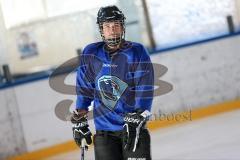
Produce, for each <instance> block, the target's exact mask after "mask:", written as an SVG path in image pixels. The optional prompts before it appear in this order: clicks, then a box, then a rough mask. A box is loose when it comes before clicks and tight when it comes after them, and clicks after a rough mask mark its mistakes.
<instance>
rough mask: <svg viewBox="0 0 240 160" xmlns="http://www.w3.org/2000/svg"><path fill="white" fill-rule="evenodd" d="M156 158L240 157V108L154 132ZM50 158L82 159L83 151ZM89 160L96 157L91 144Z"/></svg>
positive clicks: (204, 159) (231, 159)
mask: <svg viewBox="0 0 240 160" xmlns="http://www.w3.org/2000/svg"><path fill="white" fill-rule="evenodd" d="M151 139H152V142H151V144H152V158H153V160H240V110H235V111H231V112H226V113H223V114H218V115H215V116H212V117H207V118H203V119H199V120H196V121H191V122H187V123H182V124H178V125H174V126H170V127H167V128H163V129H159V130H156V131H153V132H151ZM46 160H80V150H76V151H72V152H69V153H65V154H61V155H57V156H54V157H51V158H48V159H46ZM85 160H94V152H93V148H92V147H91V148H90V149H89V151H88V152H86V155H85Z"/></svg>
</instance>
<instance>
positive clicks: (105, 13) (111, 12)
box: [97, 5, 125, 24]
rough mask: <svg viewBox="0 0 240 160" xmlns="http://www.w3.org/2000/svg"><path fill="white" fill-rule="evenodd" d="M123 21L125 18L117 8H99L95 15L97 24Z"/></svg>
mask: <svg viewBox="0 0 240 160" xmlns="http://www.w3.org/2000/svg"><path fill="white" fill-rule="evenodd" d="M117 20H119V21H123V22H124V20H125V16H124V14H123V13H122V11H121V10H119V9H118V7H117V6H114V5H113V6H106V7H101V8H100V9H99V11H98V14H97V23H98V24H99V23H101V22H106V21H117Z"/></svg>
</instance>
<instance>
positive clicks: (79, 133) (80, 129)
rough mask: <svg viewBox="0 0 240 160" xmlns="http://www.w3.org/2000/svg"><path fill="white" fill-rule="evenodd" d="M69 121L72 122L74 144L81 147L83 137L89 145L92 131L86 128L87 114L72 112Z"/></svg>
mask: <svg viewBox="0 0 240 160" xmlns="http://www.w3.org/2000/svg"><path fill="white" fill-rule="evenodd" d="M71 122H72V123H73V126H72V130H73V138H74V140H75V142H76V144H77V145H78V146H79V147H81V142H82V140H83V139H85V140H86V142H87V144H88V145H90V144H91V143H92V139H91V136H92V133H91V131H90V130H89V128H88V127H89V125H88V120H87V115H86V114H85V115H81V114H79V113H76V112H73V115H72V117H71Z"/></svg>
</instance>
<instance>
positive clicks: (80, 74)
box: [76, 41, 154, 131]
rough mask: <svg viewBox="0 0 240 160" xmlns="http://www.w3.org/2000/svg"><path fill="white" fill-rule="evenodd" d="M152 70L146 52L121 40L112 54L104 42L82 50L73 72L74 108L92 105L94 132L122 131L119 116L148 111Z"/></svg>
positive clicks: (151, 95) (132, 43)
mask: <svg viewBox="0 0 240 160" xmlns="http://www.w3.org/2000/svg"><path fill="white" fill-rule="evenodd" d="M153 90H154V71H153V66H152V63H151V60H150V57H149V55H148V53H147V51H146V49H145V48H144V47H143V46H142V45H141V44H139V43H135V42H129V41H125V42H124V45H123V46H122V47H121V48H120V49H119V50H118V51H116V52H115V53H111V54H110V53H108V52H107V51H106V50H105V49H104V42H97V43H92V44H90V45H88V46H87V47H85V49H84V50H83V53H82V55H81V57H80V66H79V67H78V69H77V79H76V91H77V101H76V109H85V110H88V107H89V106H90V104H91V102H92V101H94V103H93V115H94V123H95V127H96V130H107V131H117V130H122V129H123V124H124V122H123V116H124V114H126V113H128V112H134V111H135V110H137V109H142V110H149V111H150V110H151V106H152V99H153Z"/></svg>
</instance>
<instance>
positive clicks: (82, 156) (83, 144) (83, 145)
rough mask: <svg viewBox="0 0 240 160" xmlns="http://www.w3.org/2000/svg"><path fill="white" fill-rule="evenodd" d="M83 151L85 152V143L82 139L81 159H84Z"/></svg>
mask: <svg viewBox="0 0 240 160" xmlns="http://www.w3.org/2000/svg"><path fill="white" fill-rule="evenodd" d="M84 152H85V143H84V139H82V141H81V160H84Z"/></svg>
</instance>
